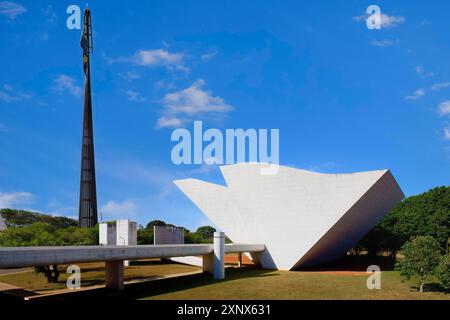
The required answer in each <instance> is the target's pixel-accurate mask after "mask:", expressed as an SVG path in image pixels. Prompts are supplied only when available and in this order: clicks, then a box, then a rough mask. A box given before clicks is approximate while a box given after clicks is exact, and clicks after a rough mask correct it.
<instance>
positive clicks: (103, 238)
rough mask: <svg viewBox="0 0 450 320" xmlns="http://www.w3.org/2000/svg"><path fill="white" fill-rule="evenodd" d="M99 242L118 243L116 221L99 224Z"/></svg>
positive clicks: (104, 243) (103, 243) (106, 244)
mask: <svg viewBox="0 0 450 320" xmlns="http://www.w3.org/2000/svg"><path fill="white" fill-rule="evenodd" d="M98 231H99V241H98V242H99V244H100V245H102V246H114V245H116V223H115V222H114V223H100V224H99V230H98Z"/></svg>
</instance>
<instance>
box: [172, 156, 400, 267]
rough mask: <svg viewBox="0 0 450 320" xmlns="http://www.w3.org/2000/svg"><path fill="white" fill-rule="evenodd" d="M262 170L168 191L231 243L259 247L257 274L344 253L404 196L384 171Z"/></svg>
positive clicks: (184, 183) (232, 172) (226, 172)
mask: <svg viewBox="0 0 450 320" xmlns="http://www.w3.org/2000/svg"><path fill="white" fill-rule="evenodd" d="M266 166H267V164H262V163H239V164H235V165H226V166H221V167H220V170H221V171H222V174H223V176H224V178H225V181H226V186H222V185H217V184H213V183H208V182H204V181H200V180H197V179H184V180H177V181H175V184H176V185H177V186H178V187H179V188H180V189H181V190H182V191H183V192H184V193H185V194H186V195H187V196H188V197H189V198H190V199H191V200H192V201H193V202H194V203H195V204H196V205H197V206H198V207H199V208H200V209H201V210H202V211H203V212H204V213H205V214H206V215H207V216H208V217H209V218H210V219H211V221H213V222H214V223H215V224H216V225H217V226H218V227H219V228H220V229H221V230H222V231H224V232H225V233H226V235H227V236H228V237H229V238H230V239H231V240H232V241H233V242H234V243H264V244H265V245H266V251H265V252H264V253H262V254H258V255H253V256H252V257H253V259H254V260H257V261H256V262H258V263H261V265H262V267H263V268H275V269H282V270H291V269H297V268H301V267H309V266H313V265H317V264H320V263H322V262H326V261H330V260H333V259H335V258H338V257H340V256H342V255H344V254H345V253H346V251H347V250H348V249H350V248H351V247H352V246H353V245H354V244H355V243H356V242H357V241H358V240H359V239H361V238H362V237H363V236H364V235H365V234H366V233H367V232H368V231H369V230H370V229H371V228H372V227H373V226H374V225H375V224H376V223H377V222H378V221H380V220H381V219H382V218H383V217H384V216H385V215H386V214H387V213H388V212H389V211H390V210H391V209H392V208H393V207H394V206H395V205H396V204H397V203H399V202H400V201H401V200H402V199H403V198H404V194H403V192H402V190H401V189H400V187H399V186H398V184H397V182H396V181H395V179H394V177H393V176H392V174H391V172H390V171H389V170H377V171H368V172H357V173H349V174H324V173H317V172H311V171H305V170H300V169H295V168H290V167H285V166H280V168H279V170H278V172H277V173H276V174H273V175H262V174H261V171H262V168H263V167H266Z"/></svg>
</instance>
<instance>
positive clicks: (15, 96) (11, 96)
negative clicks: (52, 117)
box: [0, 84, 31, 103]
mask: <svg viewBox="0 0 450 320" xmlns="http://www.w3.org/2000/svg"><path fill="white" fill-rule="evenodd" d="M30 98H31V95H29V94H27V93H24V92H21V91H15V90H14V88H13V87H12V86H11V85H9V84H4V85H3V87H2V90H0V100H1V101H3V102H6V103H11V102H17V101H21V100H25V99H30Z"/></svg>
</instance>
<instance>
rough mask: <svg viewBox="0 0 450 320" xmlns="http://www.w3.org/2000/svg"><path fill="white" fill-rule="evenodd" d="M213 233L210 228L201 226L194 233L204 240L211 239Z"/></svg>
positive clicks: (213, 229) (212, 229)
mask: <svg viewBox="0 0 450 320" xmlns="http://www.w3.org/2000/svg"><path fill="white" fill-rule="evenodd" d="M214 232H216V229H215V228H213V227H211V226H202V227H199V228H198V229H197V231H196V233H198V234H199V235H201V236H202V237H203V238H205V239H210V238H212V237H213V236H214Z"/></svg>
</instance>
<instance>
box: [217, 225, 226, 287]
mask: <svg viewBox="0 0 450 320" xmlns="http://www.w3.org/2000/svg"><path fill="white" fill-rule="evenodd" d="M224 278H225V233H224V232H214V279H217V280H220V279H224Z"/></svg>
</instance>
